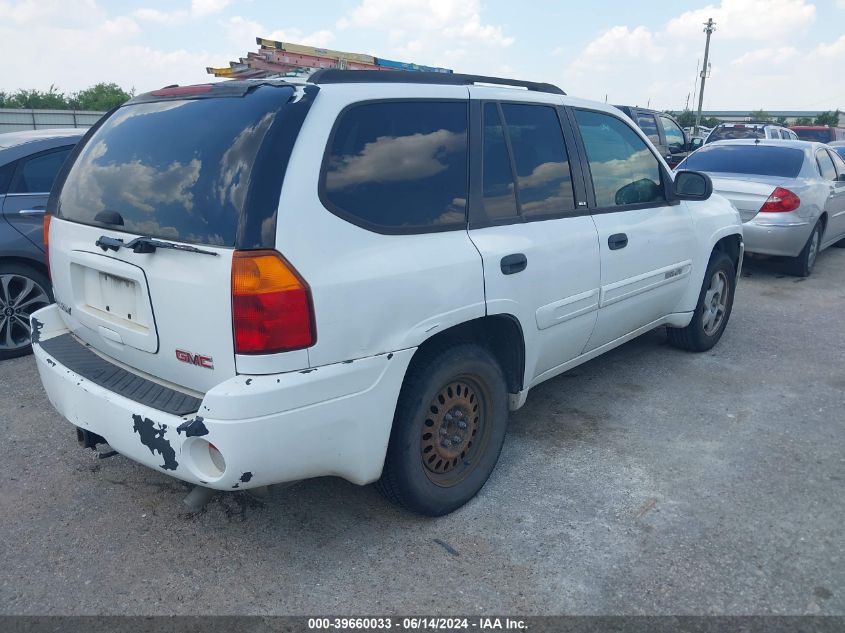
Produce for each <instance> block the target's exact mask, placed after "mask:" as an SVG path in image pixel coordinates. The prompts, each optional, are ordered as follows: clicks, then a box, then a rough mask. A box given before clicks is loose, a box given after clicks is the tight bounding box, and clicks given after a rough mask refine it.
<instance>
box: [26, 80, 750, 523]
mask: <svg viewBox="0 0 845 633" xmlns="http://www.w3.org/2000/svg"><path fill="white" fill-rule="evenodd" d="M480 82H483V84H484V85H480ZM496 84H501V85H496ZM162 138H166V139H167V142H166V143H163V142H162V141H161V139H162ZM710 192H711V184H710V181H709V178H708V177H707V176H704V175H701V174H697V173H694V172H681V173H678V174H676V175H675V176H674V179H673V175H672V172H671V171H670V170H669V169H668V168H667V166H666V165H665V163H664V162H663V160H662V159H661V157H660V155H659V153H658V152H657V151H656V150H655V148H654V147H653V146H652V145H651V143H649V141H648V140H647V139H646V137H645V136H644V135H643V134H642V133H641V132H640V130H639V129H638V128H636V127H632V125H631V124H630V123H629V122H628V120H627V119H626V118H625V117H624V116H623V115H622V113H620V112H619V111H618V110H616V109H615V108H613V107H610V106H607V105H605V104H601V103H592V102H587V101H581V100H577V99H573V98H571V97H567V96H565V95H564V93H563V92H562V91H561V90H560V89H559V88H556V87H554V86H551V85H548V84H535V83H531V82H520V81H515V80H500V79H495V78H490V77H475V76H470V75H458V74H449V75H445V74H433V73H432V74H428V73H405V72H399V71H397V72H393V73H380V72H373V73H371V72H368V71H340V70H324V71H318V72H316V73H314V74H313V75H312V76H311V77H310V78H309V80H308V81H304V80H294V79H290V80H282V79H279V80H266V79H263V80H260V81H231V82H223V83H218V84H213V85H210V86H209V85H206V86H187V87H175V88H166V89H162V90H157V91H154V92H152V93H149V94H145V95H141V96H138V97H135V98H133V99H132V100H130V101H129V102H127V103H126V104H125V105H123V106H121V107H120V108H118V109H117V110H116V111H115V112H113V113H112V114H111V115H109V116H107V117H105V118H103V119H102V120H101V122H100V123H99V124H98V126H97V128H96V129H95V131H94V133H93V135H92V136H91V137H90V138H88V139H87V141H86V142H85V143H84V145H83V146H82V147H80V148H79V150H78V154H76V155H75V157H74V161H73V164H72V167H71V168H70V169H69V171H68V173H67V175H66V178H63V179H62V180H61V181H60V182H59V183H58V184H57V194H56V195H55V197H53V198H51V205H50V215H48V216H47V218H45V220H46V226H47V229H46V231H47V234H48V236H49V255H50V266H51V271H52V278H53V284H54V290H55V293H56V304H55V305H53V306H50V307H47V308H44V309H42V310H40V311H39V312H37V313H36V314H35V315H34V316H33V317H32V323H33V335H32V336H33V346H34V348H35V350H36V351H35V355H36V360H37V364H38V368H39V372H40V374H41V378H42V381H43V383H44V387H45V389H46V391H47V394H48V396H49V398H50V401H51V402H52V403H53V405H54V406H55V407H56V409H57V410H58V411H59V413H61V414H62V415H63V416H64V417H66V418H67V419H68V420H70V422H71V423H72V424H74V425H75V426H77V427H78V429H79V436H80V438H81V440H82V442H83V443H84V444H86V445H88V446H92V445H95V444H96V443H98V442H104V441H106V442H108V444H110V445H111V447H112V448H113V449H114V450H116V451H118V452H120V453H122V454H124V455H126V456H127V457H130V458H132V459H134V460H136V461H138V462H140V463H142V464H145V465H147V466H149V467H151V468H154V469H156V470H159V471H163V472H165V473H166V474H169V475H172V476H174V477H177V478H179V479H182V480H185V481H188V482H191V483H194V484H197V485H200V486H206V487H210V488H214V489H219V490H231V489H233V488H240V489H244V488H251V487H254V486H262V485H265V484H273V483H277V482H284V481H293V480H299V479H305V478H308V477H318V476H323V475H336V476H340V477H343V478H345V479H347V480H349V481H351V482H354V483H357V484H367V483H370V482H374V481H379V487H380V489H381V490H382V491H383V492H384V493H385V495H386V496H387V497H388V498H389V499H391V500H393V501H395V502H397V503H399V504H401V505H402V506H404V507H405V508H409V509H411V510H413V511H415V512H419V513H422V514H427V515H441V514H445V513H447V512H450V511H452V510H454V509H456V508H458V507H459V506H461V505H462V504H464V503H466V502H467V501H468V500H469V499H470V498H472V497H473V496H474V495H475V494H476V493H477V492H478V490H479V489H480V488H481V487H482V485H483V484H484V482H485V481H486V480H487V478H488V477H489V475H490V473H491V472H492V470H493V468H494V466H495V464H496V461H497V459H498V455H499V452H500V450H501V448H502V444H503V441H504V435H505V429H506V426H507V419H508V411H509V410H515V409H518V408H519V407H521V406H522V404H523V403H524V402H525V399H526V397H527V394H528V391H529V389H531V388H532V387H534V386H536V385H538V384H539V383H541V382H543V381H544V380H547V379H549V378H552V377H553V376H556V375H558V374H560V373H562V372H565V371H567V370H568V369H571V368H572V367H575V366H576V365H579V364H581V363H583V362H585V361H587V360H589V359H591V358H594V357H596V356H598V355H599V354H602V353H603V352H606V351H608V350H610V349H612V348H614V347H616V346H618V345H620V344H622V343H624V342H625V341H628V340H630V339H632V338H634V337H635V336H637V335H639V334H642V333H644V332H647V331H649V330H652V329H654V328H655V327H659V326H668V328H669V330H668V333H669V334H668V336H669V341H670V342H671V343H672V344H674V345H676V346H678V347H681V348H684V349H688V350H693V351H703V350H706V349H709V348H711V347H712V346H713V345H715V344H716V342H717V341H718V340H719V338H720V336H721V335H722V332H723V331H724V329H725V326H726V324H727V322H728V318H729V317H730V313H731V307H732V304H733V299H734V290H735V284H736V279H737V274H738V270H739V268H740V265H741V262H742V254H743V245H742V228H741V224H740V220H739V216H738V215H737V213H736V210H735V209H734V208H733V207H732V206H731V204H730V203H729V202H728V201H727V200H725V199H724V198H722V197H719V196H713V197H712V198H711V197H710Z"/></svg>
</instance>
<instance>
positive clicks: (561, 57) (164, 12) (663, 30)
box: [0, 0, 845, 111]
mask: <svg viewBox="0 0 845 633" xmlns="http://www.w3.org/2000/svg"><path fill="white" fill-rule="evenodd" d="M709 17H712V18H713V19H714V21H715V22H716V32H715V33H714V34H713V37H712V42H711V58H710V62H711V73H710V76H709V78H708V80H707V84H706V86H707V88H706V93H705V99H704V109H705V110H746V111H750V110H756V109H761V108H762V109H765V110H770V111H771V110H787V109H788V110H828V109H834V108H841V109H843V110H845V81H843V80H842V79H841V78H842V77H843V74H845V71H843V68H845V28H843V25H845V0H818V1H816V2H813V1H811V0H716V1H713V2H709V3H708V2H703V1H690V0H664V1H662V2H654V1H653V0H642V1H641V2H622V1H618V0H592V1H589V0H587V1H583V0H582V1H579V2H572V1H570V0H556V1H551V0H522V1H514V0H316V1H313V2H302V1H291V0H287V1H279V0H276V1H271V0H167V1H164V0H138V1H134V2H133V1H128V0H0V55H2V59H3V64H2V66H0V90H5V91H14V90H16V89H19V88H37V89H41V90H44V89H47V88H49V87H50V85H55V86H56V87H57V88H58V89H59V90H61V91H63V92H73V91H76V90H80V89H82V88H86V87H88V86H90V85H92V84H95V83H98V82H101V81H106V82H115V83H117V84H119V85H120V86H122V87H124V88H126V89H129V88H134V89H135V90H137V91H138V92H144V91H147V90H153V89H155V88H159V87H161V86H164V85H169V84H174V83H177V84H190V83H202V82H207V81H209V79H210V78H211V77H210V75H207V74H206V72H205V68H206V66H227V65H228V62H229V60H236V59H237V58H238V57H242V56H246V53H247V51H249V50H255V49H256V48H257V47H256V44H255V37H256V36H260V37H266V38H270V39H276V40H282V41H291V42H295V43H300V44H311V45H315V46H323V47H329V48H334V49H339V50H344V51H351V52H358V53H369V54H371V55H375V56H380V57H385V58H390V59H397V60H401V61H410V62H415V63H418V64H427V65H435V66H444V67H447V68H452V69H454V70H455V71H457V72H465V73H476V74H488V75H497V76H504V77H514V78H519V79H528V80H534V81H547V82H551V83H555V84H557V85H559V86H560V87H561V88H563V89H564V90H565V91H566V92H567V93H568V94H571V95H575V96H579V97H583V98H588V99H595V100H599V101H605V100H607V101H609V102H610V103H616V104H625V105H640V106H651V107H652V108H656V109H661V110H670V109H671V110H680V109H683V108H684V107H685V105H686V104H687V103H689V106H690V107H691V108H694V107H695V105H696V104H697V96H696V95H695V94H694V92H693V91H694V88H695V81H696V68H697V67H698V65H699V64H700V63H701V60H702V58H703V54H704V39H705V37H704V33H703V25H702V23H703V22H705V21H706V20H707V18H709Z"/></svg>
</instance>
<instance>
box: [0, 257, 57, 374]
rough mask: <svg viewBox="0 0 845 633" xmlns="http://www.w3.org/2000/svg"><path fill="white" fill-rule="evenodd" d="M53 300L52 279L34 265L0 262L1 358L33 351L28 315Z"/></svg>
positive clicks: (15, 356) (14, 356) (24, 354)
mask: <svg viewBox="0 0 845 633" xmlns="http://www.w3.org/2000/svg"><path fill="white" fill-rule="evenodd" d="M51 303H53V291H52V289H51V287H50V280H49V279H47V277H46V276H45V275H44V274H43V273H41V272H40V271H38V270H36V269H35V268H33V267H31V266H27V265H25V264H19V263H17V262H4V263H0V360H6V359H7V358H17V357H18V356H26V355H27V354H29V353H31V352H32V346H31V345H30V327H29V317H30V315H31V314H32V313H33V312H35V311H36V310H40V309H41V308H43V307H45V306H48V305H50V304H51Z"/></svg>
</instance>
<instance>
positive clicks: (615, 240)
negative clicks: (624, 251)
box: [607, 233, 628, 251]
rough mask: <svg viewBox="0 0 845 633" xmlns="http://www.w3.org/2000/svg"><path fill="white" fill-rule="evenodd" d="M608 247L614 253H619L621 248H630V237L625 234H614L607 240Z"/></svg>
mask: <svg viewBox="0 0 845 633" xmlns="http://www.w3.org/2000/svg"><path fill="white" fill-rule="evenodd" d="M607 246H608V248H610V250H612V251H618V250H619V249H620V248H625V247H626V246H628V236H627V235H625V234H624V233H614V234H613V235H611V236H610V237H609V238H607Z"/></svg>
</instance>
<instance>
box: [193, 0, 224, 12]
mask: <svg viewBox="0 0 845 633" xmlns="http://www.w3.org/2000/svg"><path fill="white" fill-rule="evenodd" d="M229 2H230V0H191V14H192V15H196V16H204V15H211V14H213V13H220V12H221V11H222V10H223V9H225V8H226V7H228V6H229Z"/></svg>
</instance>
